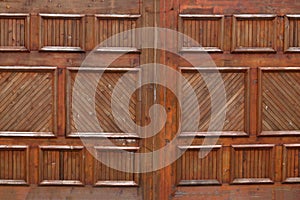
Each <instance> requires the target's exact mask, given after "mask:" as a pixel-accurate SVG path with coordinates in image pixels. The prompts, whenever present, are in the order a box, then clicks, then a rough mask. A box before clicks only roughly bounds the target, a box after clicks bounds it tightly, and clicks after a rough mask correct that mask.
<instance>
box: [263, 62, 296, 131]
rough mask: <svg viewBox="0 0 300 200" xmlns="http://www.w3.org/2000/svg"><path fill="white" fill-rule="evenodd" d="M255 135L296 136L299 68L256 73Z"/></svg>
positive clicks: (279, 68)
mask: <svg viewBox="0 0 300 200" xmlns="http://www.w3.org/2000/svg"><path fill="white" fill-rule="evenodd" d="M258 86H259V87H258V88H259V91H258V102H259V106H258V135H273V136H274V135H299V134H300V131H299V129H300V108H299V106H298V105H299V104H300V92H299V88H300V67H287V68H283V67H262V68H259V71H258Z"/></svg>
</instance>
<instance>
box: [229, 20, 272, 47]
mask: <svg viewBox="0 0 300 200" xmlns="http://www.w3.org/2000/svg"><path fill="white" fill-rule="evenodd" d="M276 20H277V18H276V15H250V14H249V15H246V14H244V15H234V16H233V25H232V27H233V30H232V52H276V35H274V33H276Z"/></svg>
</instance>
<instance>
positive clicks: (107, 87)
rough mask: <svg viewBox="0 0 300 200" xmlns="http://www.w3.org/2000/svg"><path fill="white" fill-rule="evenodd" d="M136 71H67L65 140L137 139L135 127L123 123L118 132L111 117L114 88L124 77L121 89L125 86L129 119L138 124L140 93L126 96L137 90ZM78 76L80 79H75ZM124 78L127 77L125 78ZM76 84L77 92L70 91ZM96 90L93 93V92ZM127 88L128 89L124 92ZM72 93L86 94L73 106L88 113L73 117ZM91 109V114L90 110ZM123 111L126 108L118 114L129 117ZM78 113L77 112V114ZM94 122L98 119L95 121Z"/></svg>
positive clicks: (74, 69) (115, 69) (95, 69)
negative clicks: (132, 90)
mask: <svg viewBox="0 0 300 200" xmlns="http://www.w3.org/2000/svg"><path fill="white" fill-rule="evenodd" d="M78 70H80V72H78ZM139 71H140V69H138V68H109V69H105V68H68V70H67V136H69V137H79V136H85V137H88V136H90V137H110V138H111V137H114V138H116V137H117V138H126V137H130V138H138V137H139V136H138V134H137V130H136V129H135V127H132V126H130V125H129V124H128V123H124V124H123V129H121V128H120V127H119V125H118V123H116V119H115V117H117V116H113V113H112V108H111V101H112V93H113V91H114V88H115V86H116V84H117V82H118V81H120V80H121V79H120V78H121V77H123V78H124V79H123V80H122V81H123V82H122V84H121V85H120V86H121V87H123V86H124V88H123V91H124V93H123V94H124V95H125V96H126V97H124V98H130V103H129V104H130V105H129V110H128V113H129V115H130V118H131V119H132V120H133V121H134V122H135V123H138V120H139V119H140V116H139V115H138V110H139V105H140V104H139V101H140V96H139V92H134V93H133V94H129V89H128V88H132V87H136V84H138V81H139ZM78 73H80V75H78ZM125 74H126V77H124V76H125ZM100 76H101V79H100ZM75 81H76V82H75ZM95 81H97V83H96V84H97V85H96V86H95V85H94V84H95ZM75 83H76V84H80V87H76V88H77V89H78V90H79V91H73V88H74V84H75ZM95 87H96V91H93V89H94V88H95ZM126 87H128V88H127V89H126ZM74 92H77V93H79V94H85V96H84V98H82V99H76V100H77V101H76V102H75V103H76V105H78V106H79V107H80V108H81V107H82V108H84V107H85V108H86V109H87V108H88V109H89V111H86V112H82V113H81V115H80V116H79V115H78V114H74V113H73V112H74V111H76V109H73V104H72V102H73V93H74ZM94 95H95V96H94ZM91 99H95V109H94V107H93V106H92V107H91V105H94V104H91V103H93V102H92V101H91ZM74 105H75V104H74ZM91 108H92V109H93V110H90V109H91ZM125 109H126V108H124V109H123V108H122V110H120V111H118V112H120V113H121V114H126V115H127V114H128V113H124V112H127V110H125ZM77 112H79V111H78V110H77ZM91 113H94V114H91ZM120 113H118V114H120ZM95 116H96V118H95ZM120 116H121V115H120ZM74 117H77V119H75V118H74ZM94 119H97V121H95V120H94ZM75 120H77V121H75ZM80 120H81V121H82V122H81V121H80ZM76 122H77V123H76ZM79 123H81V124H79Z"/></svg>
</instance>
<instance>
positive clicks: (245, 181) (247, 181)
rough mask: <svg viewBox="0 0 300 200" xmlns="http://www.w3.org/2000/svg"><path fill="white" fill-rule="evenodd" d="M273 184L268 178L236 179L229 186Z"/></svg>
mask: <svg viewBox="0 0 300 200" xmlns="http://www.w3.org/2000/svg"><path fill="white" fill-rule="evenodd" d="M271 183H274V181H272V180H271V179H269V178H236V179H234V180H233V181H232V182H231V184H271Z"/></svg>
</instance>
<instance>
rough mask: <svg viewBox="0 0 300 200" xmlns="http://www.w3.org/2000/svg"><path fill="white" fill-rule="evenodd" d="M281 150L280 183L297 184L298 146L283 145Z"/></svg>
mask: <svg viewBox="0 0 300 200" xmlns="http://www.w3.org/2000/svg"><path fill="white" fill-rule="evenodd" d="M283 148H284V149H283V163H282V166H283V167H282V181H283V182H284V183H299V182H300V165H299V163H300V145H299V144H285V145H284V146H283Z"/></svg>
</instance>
